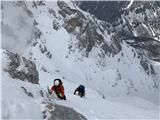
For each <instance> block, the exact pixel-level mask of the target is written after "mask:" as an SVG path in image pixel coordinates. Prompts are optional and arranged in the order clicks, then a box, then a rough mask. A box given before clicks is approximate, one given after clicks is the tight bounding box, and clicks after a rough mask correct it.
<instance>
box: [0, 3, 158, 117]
mask: <svg viewBox="0 0 160 120" xmlns="http://www.w3.org/2000/svg"><path fill="white" fill-rule="evenodd" d="M2 6H3V9H2V13H3V15H2V21H3V22H2V23H3V25H2V48H3V49H6V50H9V51H11V52H14V53H18V54H20V55H21V56H23V57H25V58H27V59H29V60H31V61H34V62H35V64H36V68H37V71H38V74H39V84H40V87H41V89H42V90H46V88H47V86H51V85H52V84H53V80H54V79H55V78H61V79H62V80H63V82H64V87H65V91H66V96H67V101H59V100H56V99H55V97H54V96H50V97H51V98H52V102H53V103H57V104H61V105H65V106H69V107H72V108H74V109H76V110H77V111H79V112H80V113H83V114H84V115H85V116H86V117H87V118H88V119H108V118H116V119H119V118H122V119H127V118H128V119H130V118H139V119H141V118H153V119H158V107H157V106H156V105H157V104H158V102H159V99H158V96H159V86H158V85H159V79H160V74H159V71H160V67H159V65H160V64H159V63H158V62H155V61H153V60H152V59H150V58H149V57H148V56H146V54H145V52H147V51H145V50H143V51H142V50H141V49H136V48H135V47H134V46H133V45H130V44H132V39H135V38H133V36H131V38H132V39H131V38H130V39H128V38H127V40H122V39H119V38H121V36H118V35H119V34H116V32H115V31H114V30H116V29H118V30H120V29H121V27H122V26H121V25H120V26H115V27H113V26H112V24H110V23H108V22H105V21H101V20H98V19H97V18H96V17H95V16H93V15H91V14H90V13H88V12H84V11H82V10H81V9H80V8H79V7H78V6H77V5H76V4H75V3H74V2H69V1H68V2H63V1H55V2H44V1H36V2H35V1H33V2H26V1H25V2H2ZM8 8H10V9H12V10H10V9H8ZM17 9H21V10H22V12H20V13H19V12H17V13H16V12H15V11H16V10H17ZM26 10H27V11H30V12H29V13H30V14H27V13H26ZM12 11H13V13H12ZM9 13H10V14H15V16H17V17H13V18H14V19H18V20H19V17H20V16H21V17H22V18H23V19H24V21H25V20H26V22H21V21H19V22H20V23H21V24H22V26H24V27H25V28H23V27H22V28H23V29H22V30H21V29H18V28H17V27H20V26H19V24H18V25H17V24H15V25H14V24H12V21H10V20H11V19H12V17H9V16H7V14H9ZM30 15H31V16H30ZM125 17H126V16H124V18H125ZM126 19H127V18H126ZM126 21H127V20H126ZM27 24H29V25H27ZM123 25H124V26H126V28H129V27H130V26H129V25H128V24H123ZM3 26H8V28H9V29H11V28H12V30H13V31H14V32H12V33H14V34H15V35H16V36H18V37H16V38H15V37H13V36H12V35H8V33H9V32H8V31H6V29H3ZM15 26H16V27H15ZM111 26H112V27H111ZM4 28H6V27H4ZM18 30H20V33H19V32H18ZM23 30H26V31H23ZM132 32H134V31H132ZM23 33H27V34H25V35H23ZM134 37H135V36H134ZM9 38H11V39H9ZM21 38H23V39H24V40H22V39H21ZM5 39H7V40H11V41H12V42H5ZM123 39H124V38H123ZM137 39H140V38H137ZM156 39H157V38H156ZM17 40H22V42H18V43H17V42H16V41H17ZM28 40H29V41H30V42H27V41H28ZM129 40H130V41H129ZM140 40H142V38H141V39H140ZM10 43H11V44H10ZM12 43H13V44H12ZM21 43H22V44H21ZM129 43H130V44H129ZM151 43H153V42H151ZM14 44H16V46H15V47H12V46H13V45H14ZM157 44H158V43H157V42H155V45H157ZM22 51H23V52H22ZM7 79H9V78H7ZM10 82H11V81H10ZM4 84H5V82H4ZM11 84H14V83H12V82H11ZM15 84H16V83H15ZM79 84H84V85H85V86H86V94H87V96H86V98H84V99H80V98H79V97H77V96H74V95H73V91H74V89H75V88H76V87H77V86H78V85H79ZM11 86H12V85H11ZM27 86H30V85H27ZM5 88H6V87H5ZM15 89H19V88H15ZM6 92H7V93H9V91H6ZM4 98H5V97H4ZM136 100H137V101H139V102H138V103H136V102H135V101H136ZM139 103H140V104H139ZM38 104H39V103H38ZM104 106H106V107H104ZM102 107H103V109H101V108H102ZM26 109H30V108H26ZM128 111H130V112H128ZM31 116H32V115H31ZM38 117H40V116H38Z"/></svg>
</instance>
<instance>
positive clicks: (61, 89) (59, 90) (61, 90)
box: [51, 84, 64, 97]
mask: <svg viewBox="0 0 160 120" xmlns="http://www.w3.org/2000/svg"><path fill="white" fill-rule="evenodd" d="M53 91H54V92H55V93H56V94H58V93H61V94H62V97H64V87H63V86H62V84H60V85H58V86H55V85H53V86H52V87H51V93H52V92H53Z"/></svg>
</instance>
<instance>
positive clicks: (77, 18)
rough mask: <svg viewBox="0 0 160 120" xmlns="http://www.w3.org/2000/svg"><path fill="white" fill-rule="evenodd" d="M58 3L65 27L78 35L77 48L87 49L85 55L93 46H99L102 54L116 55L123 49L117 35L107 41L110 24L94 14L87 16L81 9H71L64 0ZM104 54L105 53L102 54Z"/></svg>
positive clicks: (87, 54)
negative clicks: (99, 19)
mask: <svg viewBox="0 0 160 120" xmlns="http://www.w3.org/2000/svg"><path fill="white" fill-rule="evenodd" d="M57 5H58V6H59V8H60V10H59V13H60V14H61V15H62V17H63V18H64V25H63V26H64V28H65V29H66V30H67V31H68V33H71V34H73V35H75V36H76V38H77V40H79V41H78V45H77V48H79V49H80V50H83V51H85V52H84V53H83V55H84V56H85V57H88V56H89V53H90V52H91V50H92V48H93V47H95V46H99V47H100V49H101V51H102V53H101V55H102V54H107V55H111V54H112V55H113V56H114V55H115V54H117V53H119V51H120V50H121V43H120V41H118V40H117V38H116V36H112V35H110V36H111V39H112V40H111V41H110V42H108V41H106V38H105V37H104V36H108V34H109V32H110V30H109V24H107V23H106V22H102V21H98V19H97V18H95V17H93V16H89V15H88V16H85V15H84V13H82V12H81V11H79V10H76V9H71V8H70V7H69V6H68V5H67V4H66V3H65V2H64V1H58V2H57ZM102 56H103V55H102Z"/></svg>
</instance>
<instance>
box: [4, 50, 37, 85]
mask: <svg viewBox="0 0 160 120" xmlns="http://www.w3.org/2000/svg"><path fill="white" fill-rule="evenodd" d="M5 54H6V55H7V57H8V58H9V60H10V62H9V63H8V67H7V68H5V71H7V72H8V73H9V74H10V75H11V77H12V78H16V79H20V80H22V81H25V80H27V81H28V82H31V83H33V84H39V74H38V71H37V69H36V65H35V63H34V62H32V61H30V60H27V59H26V58H24V57H21V56H19V55H18V54H15V53H12V52H9V51H6V52H5Z"/></svg>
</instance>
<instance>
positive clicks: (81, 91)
mask: <svg viewBox="0 0 160 120" xmlns="http://www.w3.org/2000/svg"><path fill="white" fill-rule="evenodd" d="M76 94H77V95H79V96H80V97H84V96H85V86H84V85H79V86H78V87H77V88H76V89H75V91H74V95H76Z"/></svg>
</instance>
